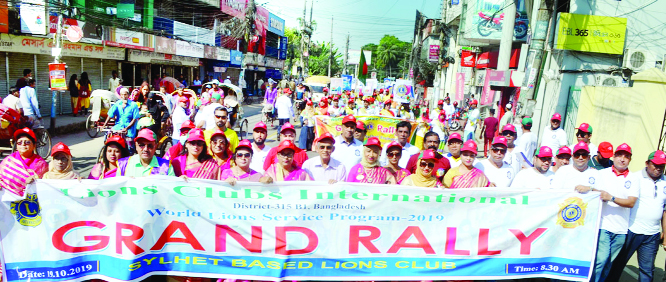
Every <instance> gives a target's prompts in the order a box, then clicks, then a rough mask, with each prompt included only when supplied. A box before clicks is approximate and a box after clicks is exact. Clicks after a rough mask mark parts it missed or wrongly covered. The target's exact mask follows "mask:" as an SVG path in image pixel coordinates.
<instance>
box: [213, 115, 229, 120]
mask: <svg viewBox="0 0 666 282" xmlns="http://www.w3.org/2000/svg"><path fill="white" fill-rule="evenodd" d="M215 118H219V119H228V118H229V117H228V116H218V115H215Z"/></svg>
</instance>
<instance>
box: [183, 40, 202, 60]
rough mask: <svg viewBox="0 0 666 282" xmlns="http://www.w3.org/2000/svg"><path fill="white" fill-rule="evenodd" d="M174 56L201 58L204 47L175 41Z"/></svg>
mask: <svg viewBox="0 0 666 282" xmlns="http://www.w3.org/2000/svg"><path fill="white" fill-rule="evenodd" d="M176 55H178V56H187V57H195V58H203V57H204V45H201V44H197V43H192V42H186V41H180V40H176Z"/></svg>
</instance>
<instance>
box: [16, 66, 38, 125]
mask: <svg viewBox="0 0 666 282" xmlns="http://www.w3.org/2000/svg"><path fill="white" fill-rule="evenodd" d="M35 83H36V81H35V79H34V78H31V79H30V80H29V81H28V86H26V87H23V88H21V91H19V100H20V101H21V107H23V115H24V116H25V117H26V118H27V119H28V123H29V124H30V128H38V127H40V126H41V124H42V114H41V113H40V112H39V101H38V100H37V94H36V93H35Z"/></svg>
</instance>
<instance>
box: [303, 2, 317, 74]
mask: <svg viewBox="0 0 666 282" xmlns="http://www.w3.org/2000/svg"><path fill="white" fill-rule="evenodd" d="M313 9H314V0H312V3H310V23H308V31H309V33H308V46H307V52H308V56H307V57H305V68H304V69H303V72H305V74H306V75H309V74H310V43H312V10H313ZM304 20H305V19H304Z"/></svg>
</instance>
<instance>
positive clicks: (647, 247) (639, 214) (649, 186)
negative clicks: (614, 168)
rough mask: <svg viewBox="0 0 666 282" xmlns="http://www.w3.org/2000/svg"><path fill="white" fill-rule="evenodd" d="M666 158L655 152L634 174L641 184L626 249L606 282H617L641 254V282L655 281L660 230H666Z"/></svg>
mask: <svg viewBox="0 0 666 282" xmlns="http://www.w3.org/2000/svg"><path fill="white" fill-rule="evenodd" d="M664 167H666V154H664V152H662V151H655V152H652V153H651V154H650V155H649V156H648V159H647V161H646V162H645V169H643V170H641V171H638V172H635V173H634V174H635V175H636V177H637V178H638V179H639V180H638V181H639V182H640V184H639V187H640V196H639V197H638V202H637V203H636V204H635V205H634V207H633V208H631V215H630V216H629V231H628V232H627V238H626V240H625V242H624V246H623V247H622V250H621V251H620V254H619V255H618V256H617V258H616V259H615V261H614V262H613V266H612V267H611V272H610V274H609V275H608V279H606V281H613V282H614V281H618V278H619V277H620V276H621V275H622V271H623V270H624V267H625V266H626V265H627V262H628V261H629V259H630V258H631V257H632V256H633V255H634V253H635V252H636V251H638V256H637V258H638V266H639V268H640V271H639V272H638V281H652V278H653V277H654V260H655V258H656V256H657V251H658V250H659V245H660V244H661V245H662V247H663V248H664V249H666V245H665V244H664V243H663V242H661V236H660V233H659V231H660V228H661V229H663V230H666V226H664V225H666V222H664V205H665V204H666V178H665V177H664Z"/></svg>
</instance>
